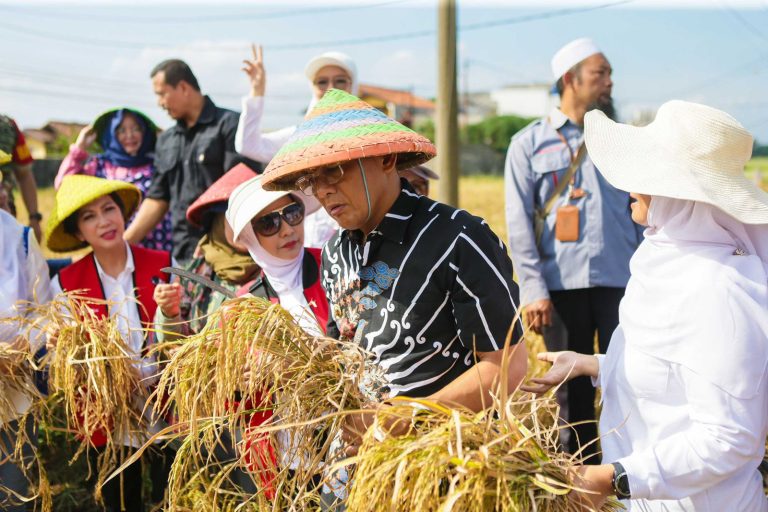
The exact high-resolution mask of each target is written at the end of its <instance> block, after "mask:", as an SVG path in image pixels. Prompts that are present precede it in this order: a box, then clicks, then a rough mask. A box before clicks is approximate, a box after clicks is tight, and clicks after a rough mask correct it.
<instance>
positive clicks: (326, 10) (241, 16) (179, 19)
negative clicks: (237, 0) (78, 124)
mask: <svg viewBox="0 0 768 512" xmlns="http://www.w3.org/2000/svg"><path fill="white" fill-rule="evenodd" d="M409 1H410V0H390V1H387V2H377V3H373V4H363V5H352V6H341V7H322V8H315V9H311V8H305V9H301V10H298V9H291V10H286V11H278V12H266V13H255V12H247V13H238V14H228V15H219V16H216V15H199V16H183V15H178V14H174V15H173V16H172V17H167V18H160V17H157V16H152V17H144V16H126V15H122V14H121V15H120V16H119V17H118V16H115V15H109V14H98V13H92V12H90V13H87V14H75V13H72V12H69V11H58V12H51V11H50V9H39V8H34V7H31V8H30V7H28V6H3V8H4V9H7V10H10V11H12V12H13V11H15V13H16V14H21V15H26V16H35V17H48V18H56V19H70V20H75V21H106V22H110V23H141V24H150V23H151V24H176V23H195V22H201V23H202V22H205V23H207V22H233V21H251V20H254V19H256V20H267V19H278V18H293V17H297V16H308V15H312V14H335V13H337V12H342V11H355V10H360V9H370V8H375V7H385V6H389V5H394V4H401V3H405V2H409Z"/></svg>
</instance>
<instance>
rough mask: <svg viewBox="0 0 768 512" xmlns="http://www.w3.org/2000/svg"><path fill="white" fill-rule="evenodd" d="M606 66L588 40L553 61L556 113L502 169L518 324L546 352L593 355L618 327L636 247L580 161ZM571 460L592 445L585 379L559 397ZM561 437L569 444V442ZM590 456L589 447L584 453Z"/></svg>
mask: <svg viewBox="0 0 768 512" xmlns="http://www.w3.org/2000/svg"><path fill="white" fill-rule="evenodd" d="M611 71H612V70H611V65H610V64H609V62H608V60H607V59H606V58H605V56H604V55H603V53H602V52H601V51H600V49H599V48H598V47H597V46H596V45H595V43H594V42H592V40H590V39H587V38H581V39H576V40H575V41H572V42H570V43H568V44H566V45H565V46H563V47H562V48H561V49H560V50H559V51H558V52H557V53H556V54H555V56H554V57H553V58H552V72H553V75H554V78H555V80H556V81H557V83H556V88H557V91H558V93H559V94H560V107H559V108H555V109H553V110H552V111H551V112H550V114H549V115H548V116H547V117H545V118H542V119H539V120H537V121H535V122H533V123H531V124H530V125H529V126H527V127H526V128H524V129H523V130H521V131H520V132H519V133H518V134H516V135H515V136H514V137H513V139H512V142H511V144H510V146H509V151H508V153H507V160H506V166H505V179H504V181H505V189H506V216H507V231H508V233H509V248H510V252H511V255H512V261H514V263H515V268H516V269H517V273H518V277H519V279H520V289H521V296H522V304H523V305H524V311H525V315H524V316H525V320H526V323H527V325H528V326H529V327H530V328H531V329H532V330H533V331H534V332H537V333H543V335H544V339H545V342H546V343H547V346H548V347H549V348H550V349H553V350H564V349H566V348H568V349H571V350H576V351H577V352H582V353H589V354H591V353H593V352H594V348H593V346H594V339H595V333H597V338H598V343H599V346H600V349H601V351H604V350H605V349H607V347H608V341H609V339H610V336H611V333H612V332H613V330H614V329H615V328H616V324H617V323H618V306H619V301H620V300H621V298H622V296H623V295H624V288H625V286H626V284H627V280H628V279H629V258H630V257H631V256H632V253H634V251H635V249H636V248H637V245H638V243H639V241H640V239H641V235H640V228H639V226H636V225H634V224H633V222H632V219H631V217H630V210H629V203H630V199H629V195H628V194H627V193H626V192H623V191H619V190H617V189H615V188H613V187H612V186H611V185H610V184H608V183H607V182H606V181H605V179H604V178H603V177H602V176H601V175H600V173H599V172H598V169H597V168H596V167H595V165H594V163H593V162H592V161H591V160H590V158H589V156H588V155H587V154H586V150H585V148H584V143H583V139H584V137H583V128H582V126H583V123H584V114H585V113H586V112H587V110H589V109H592V108H597V109H600V110H602V111H604V112H606V113H607V114H608V115H609V116H612V115H613V104H612V99H611V90H612V88H613V82H612V81H611ZM558 399H559V401H560V404H561V407H562V408H561V415H562V417H563V419H564V420H565V421H568V422H570V423H577V422H586V423H582V424H580V425H578V426H575V427H574V431H575V434H576V435H573V433H572V432H571V431H570V430H568V429H564V430H563V436H562V437H561V441H562V442H563V443H564V444H565V445H566V447H568V445H570V451H571V452H575V451H576V450H578V449H579V446H584V445H585V444H586V443H588V442H589V441H591V440H592V439H594V438H595V436H596V434H597V432H596V428H595V424H594V423H593V422H591V421H590V420H594V417H595V411H594V388H593V387H592V385H591V383H590V382H589V380H588V379H577V380H575V381H571V382H570V383H569V385H568V387H567V389H565V388H563V389H561V390H560V391H559V392H558ZM568 438H570V439H568ZM594 452H595V446H594V444H592V445H590V446H589V447H587V448H586V450H585V454H586V455H590V454H592V453H594Z"/></svg>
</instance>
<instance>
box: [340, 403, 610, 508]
mask: <svg viewBox="0 0 768 512" xmlns="http://www.w3.org/2000/svg"><path fill="white" fill-rule="evenodd" d="M542 410H544V411H546V413H547V414H549V415H551V416H553V417H556V415H557V405H556V403H555V402H554V400H553V399H552V398H535V397H533V396H532V395H528V394H520V395H516V397H515V398H511V399H508V400H505V401H502V400H495V403H494V406H493V407H491V408H489V409H487V410H485V411H482V412H480V413H472V412H469V411H467V410H461V409H450V408H447V407H444V406H442V405H440V404H437V403H434V402H429V401H425V400H414V399H408V398H396V399H394V400H393V406H392V407H386V408H383V409H381V410H380V411H379V412H378V414H377V418H376V423H375V424H374V426H373V427H372V428H371V429H369V431H368V432H367V433H366V435H365V437H364V439H363V444H362V447H361V449H360V452H359V454H358V455H357V456H356V457H353V458H351V459H349V460H347V461H345V464H349V463H355V464H356V465H357V468H356V470H355V473H354V475H353V477H352V478H353V484H352V488H351V492H350V495H349V499H348V500H347V510H349V511H350V512H354V511H363V510H364V511H366V512H368V511H385V510H386V511H407V510H420V511H425V512H426V511H433V510H441V511H443V510H446V511H447V510H461V511H470V512H473V511H476V512H481V511H488V510H494V511H505V512H506V511H510V512H511V511H515V512H516V511H520V512H523V511H531V510H536V511H540V512H559V511H568V510H578V509H579V508H578V506H576V505H575V504H574V502H573V501H572V498H571V497H570V496H569V495H570V494H571V493H572V492H573V490H574V489H575V488H576V486H575V484H574V480H573V473H572V469H573V468H574V466H575V465H576V464H577V463H578V461H577V460H575V459H574V458H573V457H572V456H570V455H567V454H564V453H562V452H558V450H557V444H556V443H557V433H556V431H555V430H556V427H553V426H543V425H542V422H541V421H540V420H539V417H540V416H541V414H542ZM397 422H399V423H400V424H401V425H402V423H403V422H407V424H408V425H410V428H409V429H408V432H407V433H406V434H405V435H397V436H395V435H390V434H389V433H388V428H387V427H384V426H385V425H392V424H394V423H397ZM547 423H548V424H549V425H555V424H556V422H555V421H554V419H553V420H552V421H549V422H547ZM382 482H386V485H382ZM620 509H622V507H621V505H618V504H617V503H615V502H611V503H608V504H606V505H605V506H604V507H603V508H601V511H612V510H620Z"/></svg>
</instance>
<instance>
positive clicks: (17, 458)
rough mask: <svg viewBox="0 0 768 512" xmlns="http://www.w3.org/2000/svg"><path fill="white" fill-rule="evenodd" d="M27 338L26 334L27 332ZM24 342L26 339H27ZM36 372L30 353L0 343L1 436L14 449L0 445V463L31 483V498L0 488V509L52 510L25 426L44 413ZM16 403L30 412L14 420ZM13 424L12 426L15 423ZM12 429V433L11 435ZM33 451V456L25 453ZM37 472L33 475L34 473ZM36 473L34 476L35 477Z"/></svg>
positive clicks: (40, 466) (21, 320)
mask: <svg viewBox="0 0 768 512" xmlns="http://www.w3.org/2000/svg"><path fill="white" fill-rule="evenodd" d="M25 321H26V320H25V319H24V318H9V319H4V322H12V323H18V322H22V323H23V322H25ZM27 334H29V330H27ZM26 338H27V340H28V338H29V336H28V335H27V336H26ZM35 368H36V365H35V361H34V359H33V357H32V355H31V354H30V352H29V350H20V349H17V348H13V347H12V346H11V345H9V344H6V343H0V433H1V434H2V436H3V438H4V439H14V440H15V442H14V443H13V446H9V445H7V444H6V443H5V442H3V443H0V463H3V462H5V461H10V462H12V463H14V464H15V465H16V466H17V467H19V468H20V469H21V471H22V472H23V473H24V475H25V476H26V477H27V479H28V480H29V481H30V482H32V483H33V489H32V490H31V493H30V496H21V495H18V494H16V493H14V492H13V491H12V490H11V489H8V488H7V487H5V486H2V485H0V490H1V491H2V492H3V494H4V495H5V496H6V500H5V501H2V502H0V508H4V507H5V506H10V505H14V504H19V503H25V502H31V501H33V500H36V499H37V500H39V502H38V503H39V506H40V509H41V510H42V511H43V512H48V511H50V510H51V509H52V496H51V490H50V485H49V483H48V478H47V475H46V473H45V469H44V467H43V466H42V464H40V463H39V460H38V458H37V451H36V449H35V447H36V446H37V443H35V442H34V440H33V439H30V438H29V436H28V434H27V432H28V429H27V426H28V425H29V424H30V423H32V424H33V425H36V424H38V423H39V419H40V417H41V416H42V413H43V411H44V409H45V402H44V398H43V396H42V395H41V394H40V392H39V391H38V389H37V387H36V386H35V383H34V381H33V378H32V372H33V370H34V369H35ZM13 396H15V397H16V400H21V401H26V402H29V403H30V407H29V409H28V410H27V411H26V412H24V413H23V414H21V415H19V416H17V409H16V405H15V401H14V399H13V398H12V397H13ZM14 421H15V423H14ZM11 428H13V431H11ZM30 449H31V450H32V455H31V456H30V455H28V454H25V453H24V452H25V450H30ZM35 470H36V471H35ZM35 473H36V474H35Z"/></svg>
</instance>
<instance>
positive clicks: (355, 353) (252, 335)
mask: <svg viewBox="0 0 768 512" xmlns="http://www.w3.org/2000/svg"><path fill="white" fill-rule="evenodd" d="M163 348H165V347H159V349H163ZM369 367H370V364H369V362H368V357H367V355H366V354H365V353H364V351H363V350H362V349H360V348H359V347H358V345H356V344H352V343H342V342H339V341H337V340H333V339H330V338H324V337H313V336H311V335H308V334H307V333H305V332H304V330H303V329H302V328H301V327H300V326H299V325H298V324H297V323H296V322H295V321H294V319H293V317H292V316H291V315H290V314H289V313H288V312H286V311H285V310H284V309H283V308H281V307H280V306H279V305H276V304H272V303H270V302H268V301H265V300H263V299H259V298H253V297H249V298H240V299H232V300H230V301H227V302H225V303H224V304H223V305H222V308H221V309H220V310H219V311H217V312H216V313H214V314H212V315H211V316H210V317H209V320H208V324H207V327H206V328H205V329H204V330H203V331H202V332H201V333H199V334H197V335H194V336H191V337H189V338H188V339H187V340H186V341H185V342H184V343H182V344H181V345H180V346H179V347H178V348H176V349H175V352H174V353H173V355H172V356H171V358H170V360H169V361H168V362H167V365H166V367H165V369H164V371H163V374H162V375H161V378H160V381H159V383H158V388H157V391H156V397H161V396H165V395H167V396H170V398H171V400H170V401H165V402H162V401H160V400H159V399H157V400H156V401H155V407H156V412H157V413H159V414H164V413H166V412H168V411H169V407H170V403H171V402H172V403H173V404H175V406H176V412H177V414H178V418H179V422H180V424H182V425H184V427H185V430H186V432H187V433H189V442H190V444H191V445H193V446H194V448H193V449H190V450H189V452H188V453H181V454H180V455H177V457H176V462H175V463H176V464H178V465H183V464H186V463H185V462H183V461H184V457H187V456H189V457H190V458H192V459H197V460H199V459H200V458H201V457H202V456H203V452H204V451H206V450H208V451H212V450H213V448H214V445H215V443H217V442H218V441H219V440H220V432H221V431H222V429H221V428H215V429H214V428H210V429H209V428H205V427H204V425H205V423H206V422H208V421H213V422H215V423H216V424H217V425H218V426H219V427H225V428H226V429H227V431H229V432H232V433H235V434H236V435H237V434H240V435H243V436H244V437H245V440H244V442H241V450H240V453H241V461H240V465H241V467H246V468H249V469H251V470H252V471H255V472H257V473H258V472H260V471H263V472H265V473H266V472H271V473H272V474H273V476H274V478H273V485H272V486H271V492H272V493H274V494H275V495H274V496H271V495H270V496H269V497H268V498H267V499H269V501H270V503H271V505H272V507H275V509H279V508H280V507H281V506H283V505H287V504H288V503H291V504H292V506H296V503H299V502H303V503H311V502H316V500H317V493H318V491H319V489H314V488H312V486H311V485H309V483H310V480H311V478H312V476H313V475H316V474H319V473H320V472H321V468H322V465H323V460H324V457H325V455H326V453H327V451H328V448H329V446H330V443H331V441H332V440H333V438H334V436H335V434H336V433H337V432H338V430H339V428H340V424H341V418H340V416H339V414H338V413H340V412H342V411H347V410H356V409H360V408H361V407H362V406H363V404H364V403H366V402H367V401H368V400H369V399H370V398H369V397H367V396H366V394H365V393H364V391H363V386H361V383H363V382H364V381H365V377H366V375H371V374H372V372H371V371H370V368H369ZM259 396H260V397H262V400H261V401H258V400H256V401H255V403H248V402H247V400H246V399H249V398H250V399H254V398H255V397H259ZM237 397H240V398H243V399H240V400H236V398H237ZM264 409H269V410H270V411H271V412H272V414H273V416H272V420H271V422H270V423H269V424H268V425H265V426H260V427H250V426H249V425H248V422H249V418H250V416H251V414H252V413H253V412H258V411H261V410H264ZM276 431H282V432H284V435H283V436H282V439H283V441H282V444H283V445H284V446H282V447H281V443H280V442H278V441H277V440H276V438H275V432H276ZM255 436H267V437H268V439H269V444H270V445H271V446H272V447H273V448H274V449H275V451H276V452H281V451H282V452H286V453H290V454H292V457H293V458H294V460H295V461H298V467H299V468H298V469H297V470H296V471H295V472H289V471H288V468H287V466H286V465H285V464H278V467H274V466H271V464H270V463H266V464H265V466H271V467H259V468H255V467H254V466H258V464H256V463H254V459H258V456H254V455H253V453H250V454H249V453H248V451H247V450H245V449H244V447H245V444H246V442H247V441H249V440H253V438H254V437H255ZM185 442H187V441H186V440H185ZM277 458H278V459H279V458H280V455H279V453H277ZM249 461H250V462H249ZM254 481H255V482H256V484H257V486H258V492H257V495H258V496H267V495H268V494H270V489H267V488H266V487H265V486H259V481H260V478H259V477H258V475H255V476H254ZM173 493H174V491H173V490H172V492H171V494H173ZM171 498H172V502H178V501H177V500H178V495H176V496H172V497H171ZM297 508H298V507H297Z"/></svg>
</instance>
